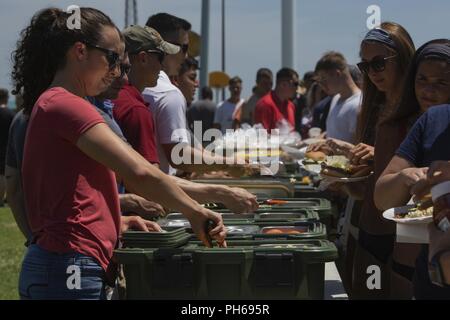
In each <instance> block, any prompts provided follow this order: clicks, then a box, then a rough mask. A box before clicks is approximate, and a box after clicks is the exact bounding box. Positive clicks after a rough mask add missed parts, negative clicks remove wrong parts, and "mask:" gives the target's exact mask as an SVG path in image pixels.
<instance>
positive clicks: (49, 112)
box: [12, 8, 226, 299]
mask: <svg viewBox="0 0 450 320" xmlns="http://www.w3.org/2000/svg"><path fill="white" fill-rule="evenodd" d="M80 13H81V28H80V29H73V30H72V29H70V28H68V27H67V21H68V19H69V17H70V15H69V14H68V13H66V12H64V11H62V10H59V9H55V8H49V9H44V10H42V11H40V12H38V13H37V14H36V15H35V16H34V17H33V18H32V20H31V23H30V25H29V26H28V27H26V28H25V29H24V31H23V32H22V33H21V39H20V40H19V42H18V46H17V50H16V51H15V53H14V67H13V73H12V78H13V83H14V86H15V91H16V92H20V91H21V90H22V91H23V97H24V106H25V109H26V110H25V112H27V113H28V114H30V122H29V126H28V130H27V135H26V141H25V150H24V157H23V165H22V169H23V177H22V180H23V189H24V195H25V205H26V210H27V213H28V220H29V223H30V228H31V231H32V234H33V241H32V244H31V245H30V246H29V248H28V250H27V253H26V255H25V258H24V261H23V264H22V270H21V274H20V280H19V293H20V296H21V298H23V299H102V298H104V297H105V295H104V293H105V292H104V285H105V283H106V282H107V281H108V282H109V283H113V281H114V277H113V276H112V275H113V274H114V270H113V269H114V268H113V266H114V263H112V254H113V250H114V248H115V247H116V245H117V242H118V238H119V235H120V233H121V232H123V231H126V230H127V229H129V228H138V229H141V230H151V229H152V228H156V229H157V230H159V228H158V227H156V226H155V225H153V224H147V223H146V222H145V221H143V220H141V219H138V218H135V217H121V216H120V211H119V201H118V192H117V186H116V179H115V175H114V172H115V173H116V174H117V175H118V176H120V177H121V179H123V181H124V182H125V185H126V187H127V188H128V189H129V190H131V191H132V192H134V193H136V194H138V195H140V196H142V197H144V198H146V199H152V198H153V199H158V202H160V203H161V204H162V205H164V206H166V207H168V208H171V209H174V210H178V211H180V212H182V213H184V214H185V215H186V216H187V217H188V219H189V220H190V222H191V225H192V228H193V230H194V232H195V233H196V234H197V236H198V237H199V238H200V239H201V240H202V241H203V242H204V243H205V244H208V243H209V239H207V238H208V235H207V234H206V231H205V229H206V228H205V226H206V225H207V222H208V220H212V221H213V222H214V223H215V224H216V227H215V228H214V229H213V230H211V231H210V232H209V236H210V237H212V238H214V239H215V240H217V242H218V243H219V244H220V245H224V246H225V245H226V243H225V241H224V238H225V229H224V226H223V222H222V219H221V217H220V216H219V215H217V214H215V213H214V212H212V211H209V210H206V209H204V208H203V207H202V206H200V205H199V204H198V203H197V202H195V201H193V200H192V199H190V198H189V197H188V196H187V195H186V194H185V193H184V192H183V191H182V190H181V189H179V188H178V187H177V186H176V185H174V184H173V183H172V182H171V180H169V179H167V178H166V177H165V176H164V175H163V174H162V173H161V172H160V171H159V170H158V169H156V168H154V167H153V166H152V165H151V164H149V163H148V162H147V161H146V160H144V159H143V158H142V157H141V156H140V155H139V154H138V153H136V152H135V151H133V149H132V148H130V147H129V146H128V145H126V144H125V143H124V142H123V141H122V140H121V139H120V138H119V137H117V136H116V135H115V134H114V133H113V132H112V131H111V130H110V129H109V128H108V126H107V125H106V124H105V123H104V120H103V118H102V117H101V116H100V115H99V113H98V112H97V111H96V110H95V108H93V107H92V105H91V104H90V103H89V102H87V101H86V100H85V99H84V97H86V96H97V95H98V94H99V93H101V92H103V91H104V90H105V89H106V88H107V87H108V86H109V85H110V84H111V82H112V81H113V80H114V79H115V78H116V77H118V76H119V74H120V68H119V64H120V61H121V56H122V55H123V52H124V44H123V42H122V41H121V38H120V32H119V31H118V30H117V28H116V27H115V25H114V24H113V22H112V21H111V20H110V19H109V17H107V16H106V15H105V14H103V13H102V12H100V11H98V10H96V9H91V8H81V10H80Z"/></svg>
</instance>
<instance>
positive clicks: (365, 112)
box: [346, 22, 414, 299]
mask: <svg viewBox="0 0 450 320" xmlns="http://www.w3.org/2000/svg"><path fill="white" fill-rule="evenodd" d="M413 54H414V44H413V41H412V39H411V37H410V35H409V34H408V32H407V31H406V30H405V29H404V28H403V27H402V26H400V25H398V24H396V23H392V22H384V23H382V24H381V25H380V27H379V28H376V29H372V30H370V31H369V32H368V33H367V34H366V36H365V38H364V39H363V41H362V42H361V49H360V56H361V59H362V62H361V63H359V64H358V67H359V68H360V70H361V71H362V73H363V77H364V79H363V89H362V91H363V101H362V105H361V111H360V114H359V119H358V125H357V141H358V142H359V144H357V145H356V146H355V147H353V148H352V149H350V150H347V152H346V154H347V156H348V157H349V158H350V160H351V162H353V163H356V164H357V163H368V162H372V161H373V166H374V174H373V175H372V176H371V177H369V179H368V180H367V181H366V183H365V188H363V189H362V190H364V191H363V194H362V197H361V199H363V201H362V202H358V203H357V204H356V205H355V208H354V212H359V217H358V216H356V217H352V221H354V222H355V221H356V223H354V224H358V226H359V233H358V239H357V240H356V239H354V238H353V237H351V236H350V237H349V243H351V244H348V245H349V247H350V248H351V249H350V250H348V251H349V254H350V256H349V259H347V261H352V260H353V268H352V269H353V270H352V271H351V274H352V279H353V281H352V296H353V298H356V299H387V298H389V296H390V286H389V277H390V267H389V260H390V257H391V253H392V248H393V241H394V233H395V226H394V225H393V224H391V223H390V222H387V221H385V220H383V218H382V217H381V213H380V212H379V211H378V210H377V208H376V207H375V204H374V202H373V190H374V187H375V182H376V179H377V177H378V176H379V175H380V174H381V172H382V171H383V170H384V168H385V166H386V165H387V162H388V161H389V160H385V159H384V154H385V153H386V148H385V145H384V144H382V143H380V142H379V140H380V139H381V138H382V136H383V132H382V130H380V125H381V124H382V123H383V122H384V121H385V120H386V119H387V118H388V116H389V115H390V114H391V113H392V110H394V109H395V107H396V106H397V105H398V103H399V100H400V95H401V90H402V83H403V81H404V74H405V73H406V70H407V68H408V66H409V63H410V61H411V59H412V56H413ZM355 185H356V184H355ZM349 187H350V188H351V186H349ZM359 193H361V192H359ZM358 209H360V210H358ZM355 242H357V243H355ZM353 247H355V249H354V252H352V249H353ZM353 254H354V256H353ZM372 265H376V266H378V267H379V268H380V277H381V279H380V281H381V283H380V285H381V288H379V289H378V288H377V290H370V289H369V288H368V286H367V281H368V278H369V276H370V274H368V273H367V272H368V267H369V266H372Z"/></svg>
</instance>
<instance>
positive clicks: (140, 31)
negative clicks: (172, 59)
mask: <svg viewBox="0 0 450 320" xmlns="http://www.w3.org/2000/svg"><path fill="white" fill-rule="evenodd" d="M123 35H124V37H125V43H126V47H127V51H128V52H129V53H137V52H140V51H149V50H150V51H159V52H162V53H165V54H176V53H178V52H179V51H180V47H179V46H176V45H173V44H171V43H169V42H166V41H164V39H163V38H162V37H161V35H160V34H159V33H158V31H156V30H155V29H153V28H150V27H147V26H145V27H141V26H130V27H128V28H126V29H125V30H124V31H123Z"/></svg>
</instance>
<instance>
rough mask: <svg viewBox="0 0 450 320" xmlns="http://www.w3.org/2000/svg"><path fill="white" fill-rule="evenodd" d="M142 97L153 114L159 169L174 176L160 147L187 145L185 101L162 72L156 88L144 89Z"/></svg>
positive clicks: (173, 170)
mask: <svg viewBox="0 0 450 320" xmlns="http://www.w3.org/2000/svg"><path fill="white" fill-rule="evenodd" d="M142 95H143V97H144V100H145V102H147V103H149V104H150V109H151V111H152V113H153V119H154V122H155V130H156V143H157V145H158V155H159V161H160V168H161V170H162V171H163V172H165V173H167V174H170V175H174V174H175V173H176V169H175V168H173V167H172V166H170V163H169V161H168V159H167V157H166V154H165V153H164V150H163V148H162V146H161V145H162V144H172V143H181V142H183V143H189V141H190V140H189V133H188V131H187V130H188V129H187V121H186V108H187V103H186V99H185V98H184V96H183V94H182V93H181V91H180V90H179V89H178V88H177V87H176V86H174V85H173V84H172V82H171V81H170V79H169V77H168V76H167V74H166V73H165V72H164V71H161V72H160V73H159V78H158V83H157V85H156V87H152V88H145V89H144V91H143V92H142Z"/></svg>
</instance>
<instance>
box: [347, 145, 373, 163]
mask: <svg viewBox="0 0 450 320" xmlns="http://www.w3.org/2000/svg"><path fill="white" fill-rule="evenodd" d="M374 155H375V148H374V147H372V146H369V145H367V144H364V143H359V144H357V145H356V146H355V147H354V148H352V149H351V150H349V152H348V155H347V157H348V159H349V160H350V162H351V163H353V164H367V163H369V162H371V161H373V159H374Z"/></svg>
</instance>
